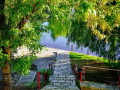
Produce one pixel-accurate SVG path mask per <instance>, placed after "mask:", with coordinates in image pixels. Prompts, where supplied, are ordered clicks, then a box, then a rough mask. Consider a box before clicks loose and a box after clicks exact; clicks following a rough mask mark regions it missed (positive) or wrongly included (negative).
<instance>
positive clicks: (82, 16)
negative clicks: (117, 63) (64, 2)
mask: <svg viewBox="0 0 120 90" xmlns="http://www.w3.org/2000/svg"><path fill="white" fill-rule="evenodd" d="M74 4H76V6H74V9H75V14H74V17H73V21H72V28H71V32H70V33H69V35H68V37H69V41H73V42H76V43H77V44H78V47H79V46H80V45H84V46H86V47H89V48H90V49H91V50H92V51H96V52H97V54H99V55H101V56H104V57H106V58H108V59H110V60H116V59H118V60H120V57H119V55H120V51H119V50H120V39H119V38H120V0H85V1H80V0H78V1H76V2H74Z"/></svg>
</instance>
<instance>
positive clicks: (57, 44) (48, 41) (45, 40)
mask: <svg viewBox="0 0 120 90" xmlns="http://www.w3.org/2000/svg"><path fill="white" fill-rule="evenodd" d="M48 24H49V23H48V22H45V23H43V25H48ZM40 44H41V45H45V46H46V47H51V48H57V49H62V50H67V51H71V47H73V51H74V52H78V53H83V54H88V55H94V56H97V55H96V54H95V52H90V50H89V48H85V47H83V46H82V47H79V48H77V45H76V44H75V43H72V42H70V43H69V44H68V39H67V38H66V37H64V36H58V37H57V38H56V39H55V40H53V38H52V35H51V30H49V32H44V33H42V37H41V39H40Z"/></svg>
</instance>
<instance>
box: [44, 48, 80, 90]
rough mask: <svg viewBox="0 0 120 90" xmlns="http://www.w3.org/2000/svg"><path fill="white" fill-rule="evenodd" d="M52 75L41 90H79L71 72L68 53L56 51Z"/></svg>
mask: <svg viewBox="0 0 120 90" xmlns="http://www.w3.org/2000/svg"><path fill="white" fill-rule="evenodd" d="M54 66H55V68H54V73H53V75H51V76H50V78H49V80H50V84H49V85H48V86H45V87H44V88H43V89H42V90H79V89H78V87H77V86H76V85H75V77H74V75H73V72H72V70H71V64H70V58H69V52H68V51H64V50H58V51H57V58H56V62H55V65H54Z"/></svg>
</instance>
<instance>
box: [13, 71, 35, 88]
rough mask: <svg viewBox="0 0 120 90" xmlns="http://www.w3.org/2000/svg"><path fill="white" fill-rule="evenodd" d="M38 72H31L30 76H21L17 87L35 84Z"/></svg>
mask: <svg viewBox="0 0 120 90" xmlns="http://www.w3.org/2000/svg"><path fill="white" fill-rule="evenodd" d="M36 73H37V71H31V72H30V73H29V75H28V76H23V75H22V76H21V77H20V78H19V80H18V82H17V83H16V85H15V86H16V87H18V86H26V85H27V84H29V83H31V82H33V80H34V78H35V76H36Z"/></svg>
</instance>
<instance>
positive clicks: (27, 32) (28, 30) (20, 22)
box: [0, 0, 70, 90]
mask: <svg viewBox="0 0 120 90" xmlns="http://www.w3.org/2000/svg"><path fill="white" fill-rule="evenodd" d="M68 1H69V0H68ZM68 1H67V0H62V1H61V0H1V1H0V68H2V74H3V83H4V90H9V89H11V74H10V73H11V69H12V71H14V72H21V73H22V74H27V73H28V72H29V71H30V70H29V69H30V67H31V61H32V60H34V59H35V57H36V56H35V55H36V53H37V52H38V51H39V50H41V49H42V46H41V45H40V44H39V39H40V33H41V32H42V31H43V29H40V26H41V24H42V23H43V22H44V21H46V20H47V19H49V18H52V17H54V16H56V17H54V18H57V17H58V16H61V15H63V16H64V14H66V13H68V12H66V10H65V9H64V8H63V7H64V6H70V3H69V2H68ZM23 45H24V46H26V47H27V48H28V49H29V51H30V52H31V53H30V54H29V55H28V56H25V55H23V56H21V57H14V55H13V54H15V53H16V52H17V48H18V47H21V46H23Z"/></svg>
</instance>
